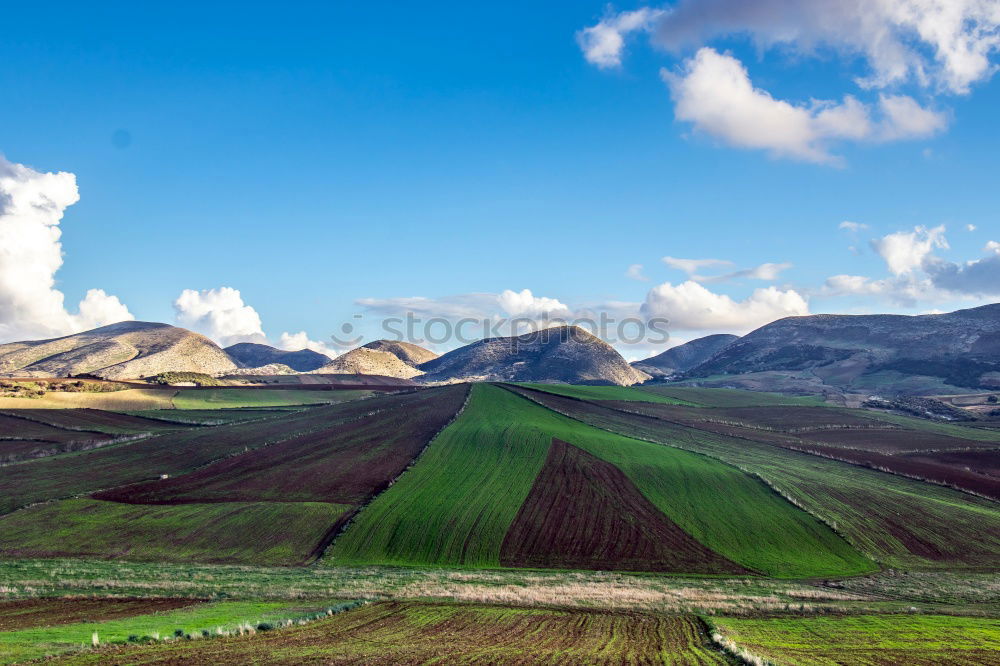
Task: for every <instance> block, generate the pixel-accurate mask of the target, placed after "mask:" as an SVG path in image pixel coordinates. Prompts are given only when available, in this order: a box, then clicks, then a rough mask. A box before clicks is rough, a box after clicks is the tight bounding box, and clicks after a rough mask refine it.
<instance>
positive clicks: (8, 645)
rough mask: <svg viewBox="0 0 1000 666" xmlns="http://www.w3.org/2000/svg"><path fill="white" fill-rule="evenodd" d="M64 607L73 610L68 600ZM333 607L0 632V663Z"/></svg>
mask: <svg viewBox="0 0 1000 666" xmlns="http://www.w3.org/2000/svg"><path fill="white" fill-rule="evenodd" d="M65 603H68V604H72V603H73V601H72V600H67V601H66V602H65ZM336 603H338V602H337V601H333V600H331V601H329V602H326V603H325V604H316V603H306V604H303V603H289V602H287V601H277V602H276V601H223V602H215V603H194V602H193V600H192V605H190V606H188V607H186V608H180V609H177V610H174V611H169V612H163V613H155V614H149V615H140V616H137V617H128V618H121V619H114V620H106V621H94V622H78V623H74V624H67V625H61V626H42V627H30V628H26V629H20V630H16V631H0V663H14V662H23V661H26V660H30V659H40V658H42V657H45V656H48V655H55V654H60V653H65V652H74V651H80V650H85V649H88V648H91V647H92V646H93V641H94V634H97V639H98V641H99V642H100V643H102V644H104V643H113V642H119V643H120V642H124V641H127V640H128V638H129V637H130V636H138V637H144V636H148V637H151V638H167V637H168V636H173V635H174V633H175V632H176V631H177V630H178V629H180V630H181V631H182V633H183V634H196V635H199V636H200V635H201V632H202V631H208V632H211V633H215V632H217V631H220V630H221V631H233V630H236V629H237V628H238V627H239V626H240V625H246V624H249V625H253V626H257V625H259V624H260V623H261V622H270V623H278V622H280V621H283V620H288V619H293V620H294V619H297V618H300V617H304V616H311V615H313V614H315V613H317V612H319V611H322V610H323V609H324V608H325V607H327V606H330V605H334V604H336Z"/></svg>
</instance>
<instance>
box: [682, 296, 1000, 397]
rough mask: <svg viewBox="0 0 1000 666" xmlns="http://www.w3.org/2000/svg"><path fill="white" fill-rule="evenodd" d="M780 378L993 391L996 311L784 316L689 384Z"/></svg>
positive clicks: (696, 371)
mask: <svg viewBox="0 0 1000 666" xmlns="http://www.w3.org/2000/svg"><path fill="white" fill-rule="evenodd" d="M767 372H772V373H773V372H780V373H782V374H785V375H797V376H809V377H811V378H814V379H818V380H819V381H821V382H822V383H823V384H826V385H828V386H836V387H840V388H853V389H858V390H866V391H873V390H879V389H886V390H893V389H899V390H908V391H909V390H912V391H915V392H919V389H917V388H914V389H910V388H906V389H904V388H902V387H904V385H905V386H907V387H914V386H916V383H915V382H914V381H913V378H915V377H924V378H930V379H933V380H935V381H937V382H938V383H939V385H940V383H947V384H949V385H951V386H960V387H970V388H991V387H995V386H1000V304H993V305H984V306H982V307H978V308H972V309H969V310H958V311H956V312H951V313H948V314H933V315H918V316H903V315H812V316H806V317H788V318H786V319H780V320H778V321H776V322H773V323H771V324H768V325H767V326H764V327H762V328H759V329H757V330H756V331H753V332H752V333H749V334H747V335H746V336H744V337H742V338H740V339H739V340H737V341H736V342H733V343H732V344H730V345H729V346H727V347H726V348H725V349H723V350H722V351H721V352H719V353H718V354H716V355H715V356H713V357H712V358H711V359H709V360H707V361H705V362H704V363H701V364H700V365H698V366H696V367H695V368H692V369H691V371H690V372H688V373H687V375H686V376H687V377H689V378H697V377H708V376H711V375H741V374H742V375H745V374H748V373H767Z"/></svg>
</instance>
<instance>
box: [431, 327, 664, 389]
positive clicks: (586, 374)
mask: <svg viewBox="0 0 1000 666" xmlns="http://www.w3.org/2000/svg"><path fill="white" fill-rule="evenodd" d="M420 369H421V370H423V371H424V372H426V373H427V374H426V375H424V376H423V377H421V381H542V382H544V381H553V382H567V383H577V384H580V383H583V384H588V383H589V384H617V385H620V386H630V385H632V384H637V383H639V382H643V381H645V380H647V379H649V375H647V374H646V373H644V372H640V371H639V370H636V369H635V368H633V367H632V366H630V365H629V364H628V363H626V362H625V359H623V358H622V357H621V354H619V353H618V352H617V351H615V349H614V348H613V347H612V346H611V345H609V344H608V343H606V342H604V341H603V340H601V339H600V338H598V337H596V336H593V335H591V334H590V333H588V332H587V331H585V330H583V329H582V328H579V327H576V326H560V327H556V328H549V329H545V330H542V331H537V332H535V333H528V334H524V335H519V336H514V337H509V338H487V339H486V340H480V341H479V342H474V343H472V344H471V345H466V346H465V347H460V348H458V349H456V350H454V351H450V352H448V353H447V354H444V355H443V356H441V357H439V358H436V359H434V360H433V361H428V362H427V363H423V364H421V365H420Z"/></svg>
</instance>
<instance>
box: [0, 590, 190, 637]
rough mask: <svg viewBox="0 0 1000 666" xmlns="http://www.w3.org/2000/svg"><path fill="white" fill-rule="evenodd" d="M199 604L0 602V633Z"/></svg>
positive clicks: (160, 601) (182, 601) (179, 601)
mask: <svg viewBox="0 0 1000 666" xmlns="http://www.w3.org/2000/svg"><path fill="white" fill-rule="evenodd" d="M197 603H200V602H199V601H198V600H197V599H167V598H163V599H157V598H151V599H128V598H126V599H16V600H13V601H0V631H15V630H17V629H29V628H31V627H58V626H60V625H64V624H76V623H78V622H88V621H89V622H92V621H94V620H116V619H118V618H123V617H134V616H136V615H146V614H147V613H162V612H164V611H171V610H176V609H178V608H184V607H186V606H192V605H194V604H197Z"/></svg>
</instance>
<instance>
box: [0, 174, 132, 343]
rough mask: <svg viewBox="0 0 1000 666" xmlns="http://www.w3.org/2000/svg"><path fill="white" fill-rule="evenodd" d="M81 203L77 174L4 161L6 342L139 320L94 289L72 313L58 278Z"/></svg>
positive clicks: (1, 312) (0, 228)
mask: <svg viewBox="0 0 1000 666" xmlns="http://www.w3.org/2000/svg"><path fill="white" fill-rule="evenodd" d="M79 199H80V196H79V192H78V190H77V186H76V176H74V175H73V174H71V173H67V172H59V173H43V172H39V171H35V170H34V169H32V168H30V167H27V166H24V165H23V164H16V163H13V162H9V161H7V160H6V159H4V158H3V157H0V341H11V340H19V339H28V338H41V337H56V336H60V335H67V334H70V333H76V332H79V331H81V330H86V329H89V328H95V327H97V326H103V325H105V324H112V323H115V322H118V321H123V320H129V319H133V317H132V314H131V313H130V312H129V311H128V308H126V307H125V306H124V305H122V303H121V302H120V301H119V300H118V298H117V297H115V296H109V295H108V294H106V293H105V292H104V291H103V290H101V289H91V290H90V291H88V292H87V295H86V297H85V298H84V299H83V300H82V301H80V303H79V305H78V306H77V309H78V312H77V313H76V314H74V313H71V312H69V311H67V309H66V307H65V305H64V300H65V297H64V295H63V293H62V292H61V291H59V290H58V289H56V288H55V274H56V271H58V270H59V268H60V267H61V266H62V263H63V250H62V243H61V242H60V237H61V235H62V232H61V230H60V228H59V224H60V222H61V221H62V218H63V214H64V212H65V211H66V209H67V208H68V207H69V206H72V205H73V204H74V203H76V202H77V201H78V200H79Z"/></svg>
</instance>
